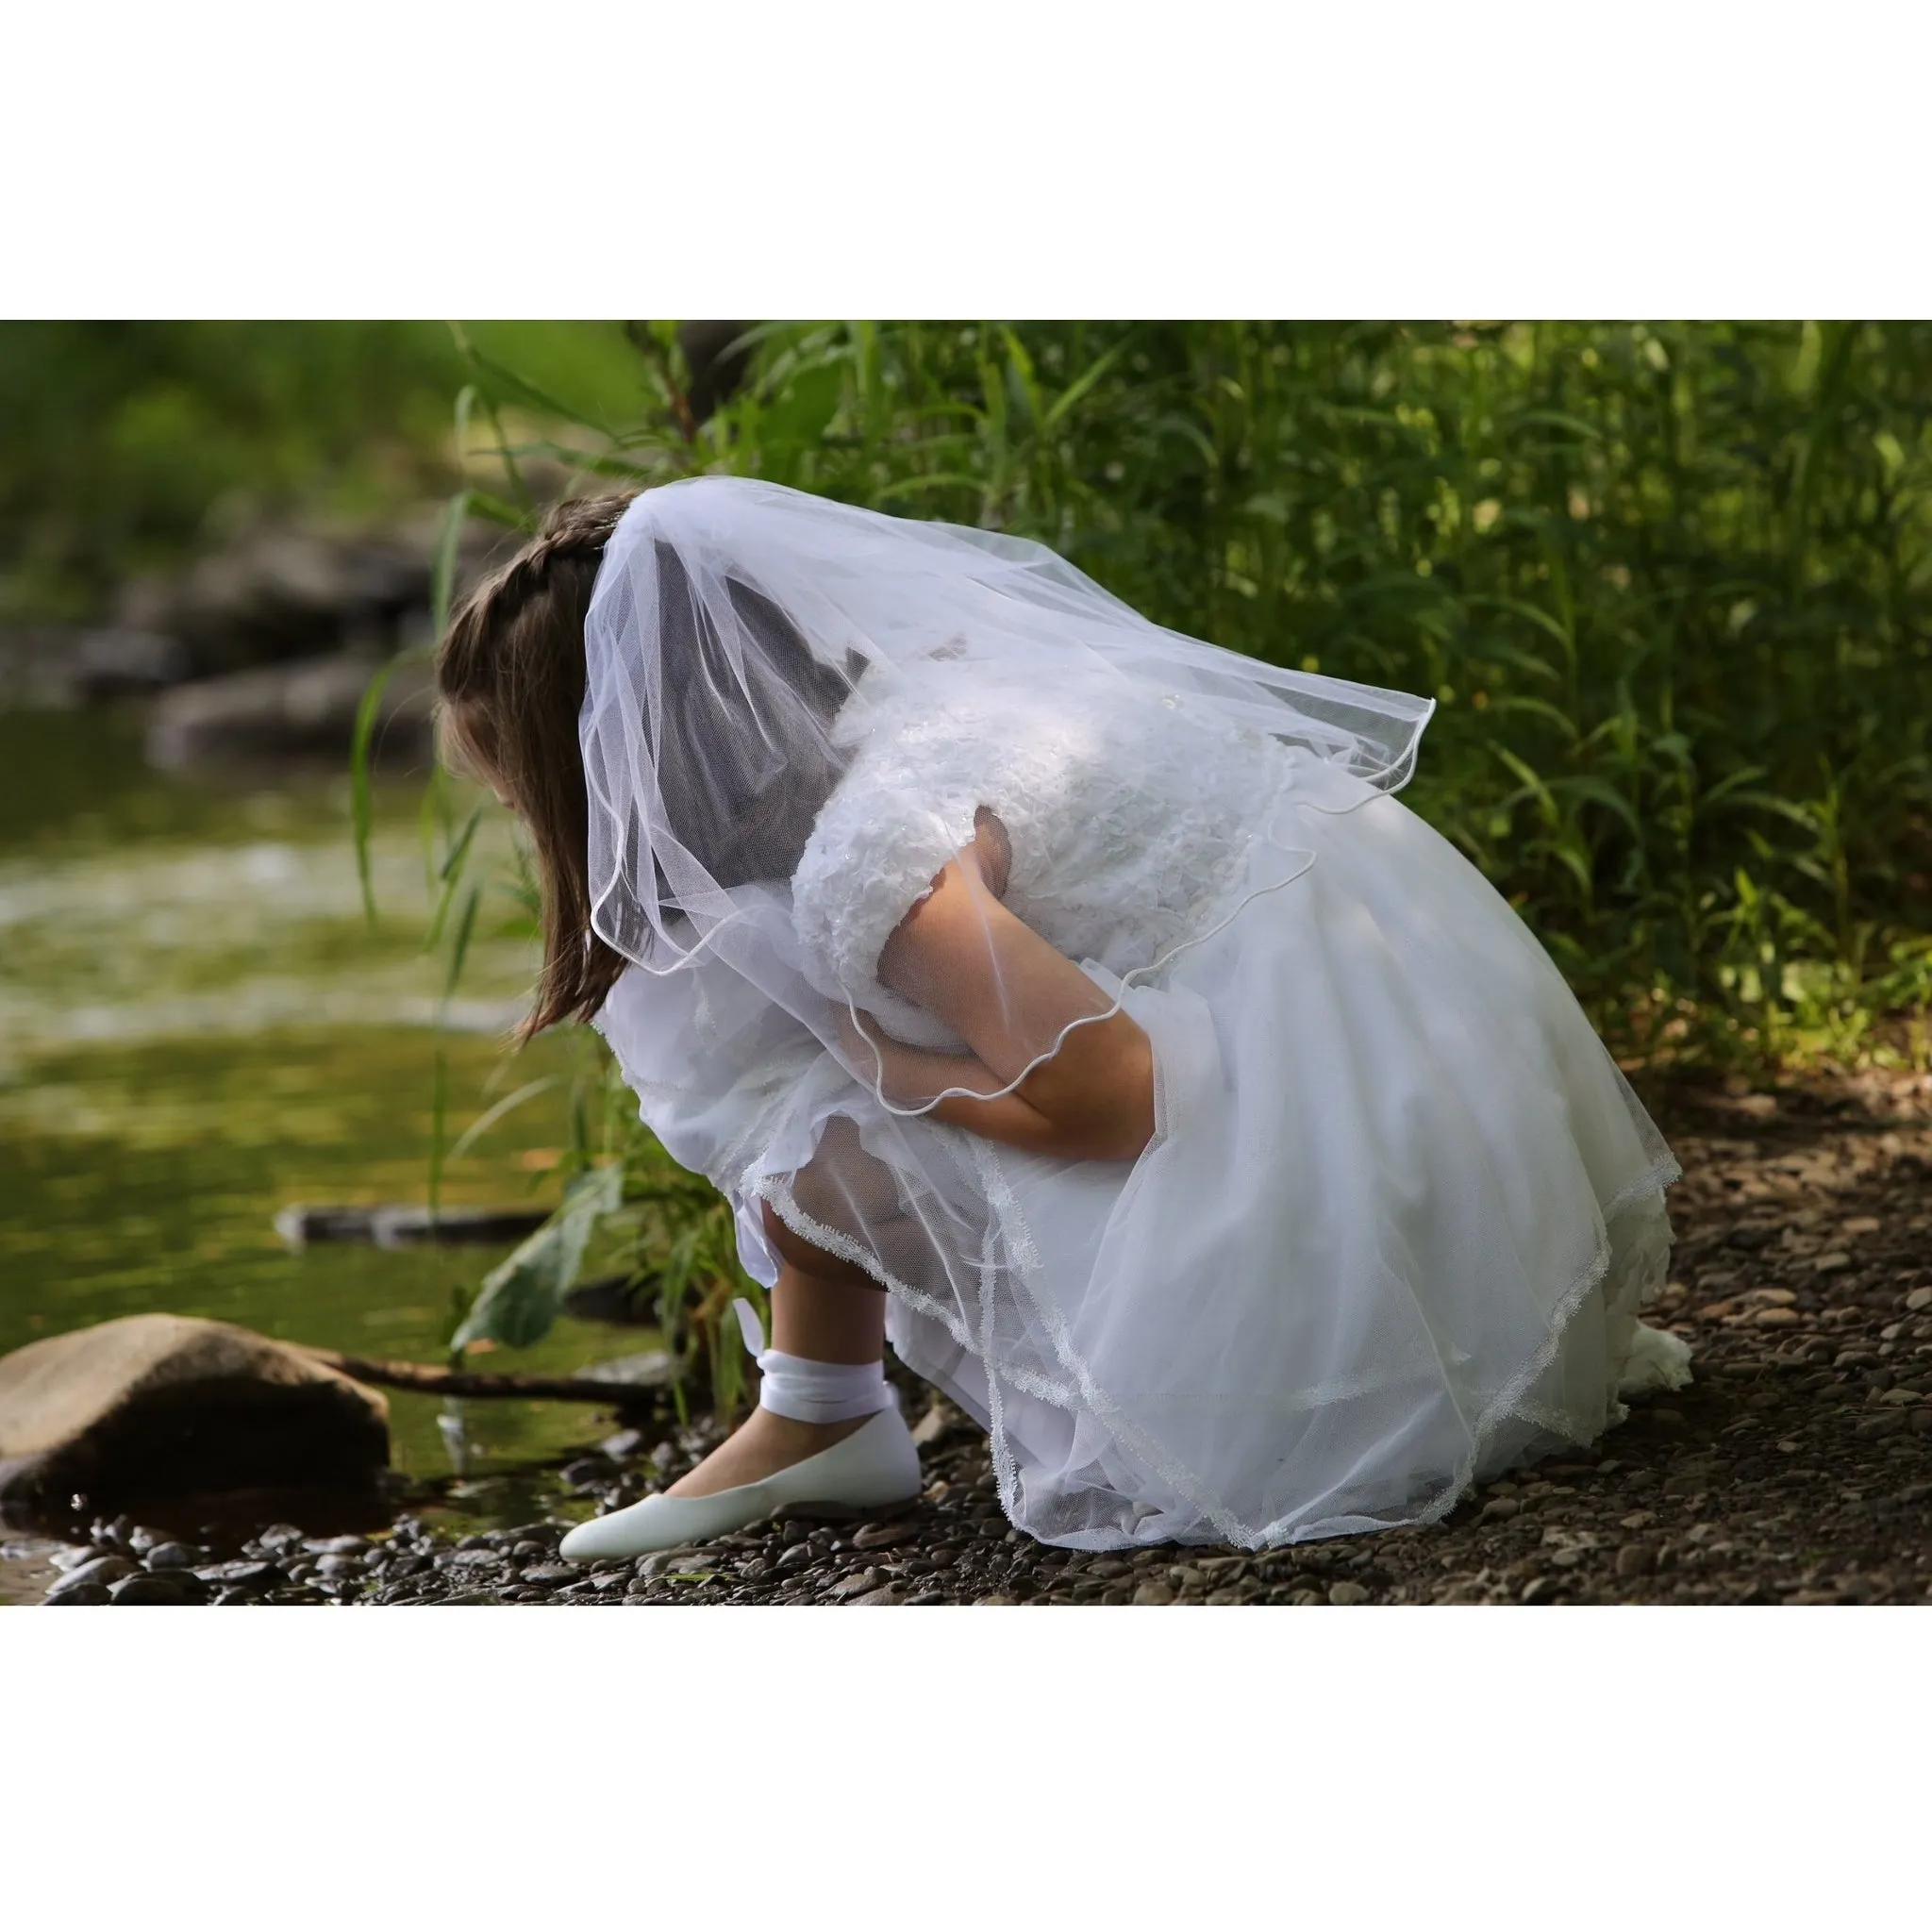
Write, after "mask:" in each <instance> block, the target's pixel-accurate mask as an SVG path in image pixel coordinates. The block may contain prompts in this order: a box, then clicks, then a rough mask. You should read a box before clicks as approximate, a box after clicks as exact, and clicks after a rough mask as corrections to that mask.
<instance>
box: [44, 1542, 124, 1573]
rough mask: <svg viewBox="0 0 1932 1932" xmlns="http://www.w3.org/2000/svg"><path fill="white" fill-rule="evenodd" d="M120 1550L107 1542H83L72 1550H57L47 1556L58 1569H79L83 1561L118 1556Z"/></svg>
mask: <svg viewBox="0 0 1932 1932" xmlns="http://www.w3.org/2000/svg"><path fill="white" fill-rule="evenodd" d="M120 1554H121V1552H120V1551H119V1550H115V1549H110V1548H108V1545H107V1544H106V1543H82V1544H80V1545H79V1546H78V1547H77V1548H75V1549H71V1550H57V1551H56V1552H55V1553H54V1555H53V1556H51V1557H48V1558H47V1560H48V1562H50V1563H51V1564H53V1566H54V1567H55V1569H57V1570H78V1569H79V1568H80V1566H81V1565H82V1564H83V1563H92V1562H94V1561H95V1560H96V1559H97V1558H99V1557H118V1556H119V1555H120Z"/></svg>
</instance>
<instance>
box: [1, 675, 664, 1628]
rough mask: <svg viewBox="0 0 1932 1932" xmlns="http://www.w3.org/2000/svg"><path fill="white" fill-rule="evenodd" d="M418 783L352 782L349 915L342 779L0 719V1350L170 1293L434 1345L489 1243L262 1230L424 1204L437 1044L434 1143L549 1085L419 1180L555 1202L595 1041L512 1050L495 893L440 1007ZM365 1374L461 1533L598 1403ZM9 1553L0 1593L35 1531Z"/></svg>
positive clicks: (396, 1442) (111, 730) (512, 958)
mask: <svg viewBox="0 0 1932 1932" xmlns="http://www.w3.org/2000/svg"><path fill="white" fill-rule="evenodd" d="M422 798H423V788H422V781H421V778H420V775H418V776H416V777H413V778H412V777H408V776H404V777H393V776H391V777H383V776H381V775H378V777H377V780H376V783H375V838H374V840H373V845H372V853H373V878H374V885H375V898H376V904H377V908H378V917H377V920H376V923H375V926H374V927H373V928H372V927H371V925H370V924H369V923H368V921H367V920H366V918H365V916H364V913H363V910H362V906H361V898H360V891H359V887H358V879H357V872H356V862H355V851H354V842H353V837H352V833H351V819H350V797H349V784H348V777H347V774H346V772H345V771H343V770H341V769H339V768H332V767H330V766H327V765H323V766H320V767H312V768H309V769H307V770H278V771H275V772H273V773H268V772H256V773H253V774H160V773H157V772H154V771H151V770H150V769H149V768H148V767H147V765H146V764H145V762H144V760H143V758H142V748H141V721H140V717H139V714H138V712H136V711H134V710H133V709H132V708H129V709H125V710H115V709H109V710H75V711H56V712H27V711H16V712H10V713H0V1354H4V1353H5V1352H7V1351H8V1350H10V1349H13V1348H17V1347H19V1346H21V1345H22V1344H24V1343H25V1342H29V1341H35V1340H37V1339H39V1338H40V1337H42V1336H47V1335H54V1334H58V1333H59V1332H61V1331H63V1330H66V1329H70V1328H76V1327H80V1326H84V1325H86V1324H91V1323H94V1322H98V1321H103V1320H106V1319H108V1318H109V1317H112V1316H117V1315H126V1314H134V1313H138V1312H142V1311H146V1310H166V1311H169V1312H173V1313H176V1314H184V1315H205V1316H212V1317H215V1318H218V1319H220V1320H223V1321H227V1322H235V1323H239V1324H242V1325H244V1326H246V1327H249V1328H253V1329H256V1330H258V1331H259V1332H261V1333H263V1334H266V1335H271V1336H275V1337H279V1338H282V1339H285V1340H289V1341H303V1342H311V1343H318V1344H321V1345H323V1346H325V1347H331V1348H337V1349H341V1350H343V1351H345V1352H349V1353H353V1354H358V1355H364V1356H388V1357H407V1358H409V1359H413V1360H417V1361H425V1362H434V1361H438V1360H440V1359H441V1358H442V1356H443V1348H444V1342H445V1339H446V1337H447V1335H448V1333H449V1331H450V1327H451V1324H452V1306H453V1299H454V1298H455V1297H457V1296H458V1295H460V1294H461V1293H462V1292H463V1291H467V1290H469V1289H471V1288H474V1286H475V1283H476V1282H477V1281H479V1280H480V1279H481V1277H482V1276H483V1274H485V1273H487V1272H488V1270H489V1269H490V1268H491V1267H492V1266H493V1265H494V1264H495V1263H496V1262H497V1261H498V1260H499V1259H500V1258H501V1257H502V1256H503V1255H504V1254H505V1253H506V1252H507V1251H508V1246H507V1244H499V1245H497V1246H494V1247H480V1246H478V1247H472V1246H454V1245H452V1246H446V1247H434V1246H422V1247H410V1248H398V1249H394V1250H384V1249H380V1248H376V1247H373V1246H367V1245H361V1244H341V1243H326V1244H322V1243H318V1244H312V1245H310V1246H308V1247H307V1248H306V1249H304V1250H302V1251H300V1252H291V1251H290V1249H289V1248H288V1247H287V1246H286V1245H285V1244H284V1243H283V1241H281V1240H280V1238H279V1237H278V1236H277V1235H276V1233H275V1228H274V1217H275V1213H276V1210H277V1209H278V1208H282V1207H284V1206H285V1205H287V1204H291V1203H343V1204H350V1205H362V1206H374V1205H377V1204H382V1203H389V1202H412V1203H418V1204H420V1203H423V1202H425V1200H426V1199H427V1192H428V1181H429V1165H430V1148H431V1144H432V1135H433V1129H434V1111H435V1091H436V1065H437V1057H438V1053H439V1047H441V1051H442V1052H443V1053H444V1055H445V1056H446V1075H445V1078H446V1092H447V1108H446V1119H447V1123H448V1125H447V1138H448V1139H449V1140H451V1141H454V1140H455V1139H456V1137H457V1136H458V1135H459V1134H460V1133H461V1132H462V1131H463V1130H464V1128H466V1127H467V1126H468V1125H469V1124H471V1123H472V1122H474V1121H475V1120H476V1119H477V1117H478V1116H480V1115H481V1114H482V1113H483V1112H484V1111H485V1110H486V1109H487V1108H490V1107H491V1105H492V1104H493V1103H494V1102H496V1101H498V1100H500V1099H502V1098H504V1097H506V1096H507V1095H508V1094H509V1093H511V1092H512V1091H515V1090H516V1089H518V1088H520V1087H522V1086H524V1085H525V1084H526V1083H528V1082H531V1081H534V1080H538V1079H541V1078H546V1077H549V1078H553V1079H554V1080H555V1081H556V1084H555V1085H554V1086H552V1087H551V1088H550V1089H549V1090H548V1091H544V1092H542V1093H540V1094H539V1095H537V1096H536V1097H535V1098H533V1099H531V1100H529V1101H528V1102H526V1103H525V1104H524V1105H522V1106H521V1107H519V1108H516V1109H515V1110H514V1111H513V1112H512V1113H510V1114H509V1115H508V1117H506V1118H505V1119H504V1120H502V1121H501V1122H500V1123H499V1124H497V1125H495V1126H494V1127H492V1128H491V1129H489V1130H488V1131H487V1132H485V1133H484V1134H483V1135H481V1136H480V1137H479V1138H478V1140H477V1141H476V1142H475V1145H474V1146H473V1147H472V1148H471V1149H470V1150H469V1151H468V1152H467V1153H466V1154H465V1155H464V1156H463V1157H462V1158H460V1159H458V1160H457V1161H455V1162H454V1163H452V1164H451V1165H449V1166H448V1168H447V1170H446V1173H445V1175H444V1179H443V1184H442V1191H441V1198H442V1200H443V1202H444V1203H445V1204H446V1205H450V1206H460V1205H484V1204H489V1205H507V1206H516V1207H531V1206H534V1207H539V1208H547V1207H549V1206H551V1205H552V1204H554V1202H555V1201H556V1199H557V1196H558V1185H557V1180H556V1176H555V1174H553V1173H552V1172H550V1171H549V1170H550V1168H551V1167H552V1166H554V1163H555V1160H556V1158H557V1153H558V1149H560V1147H561V1146H562V1145H563V1144H564V1143H565V1141H567V1139H568V1131H569V1130H568V1124H567V1123H568V1118H569V1114H568V1088H569V1083H570V1080H571V1077H572V1074H573V1073H574V1071H575V1070H577V1069H578V1068H579V1067H583V1068H588V1066H589V1065H590V1063H591V1062H590V1058H589V1056H590V1052H591V1047H592V1046H593V1045H594V1042H593V1041H591V1040H589V1039H588V1038H583V1037H579V1038H577V1039H575V1040H573V1039H564V1038H558V1037H554V1036H545V1037H544V1038H543V1039H541V1040H539V1041H535V1042H534V1043H533V1044H532V1045H531V1047H530V1048H529V1049H528V1050H527V1051H525V1053H524V1054H523V1055H521V1056H519V1057H516V1058H511V1057H510V1056H509V1055H508V1052H507V1050H506V1047H505V1044H504V1041H503V1030H504V1028H505V1027H506V1026H507V1025H508V1024H509V1022H510V1021H511V1020H512V1019H513V1018H514V1016H515V1014H516V1013H517V1011H518V1010H519V996H520V994H521V992H522V991H523V990H524V989H525V988H526V987H527V986H528V984H529V982H530V979H531V977H532V974H533V971H534V966H535V959H536V949H535V942H534V941H532V940H531V939H529V938H527V937H525V936H524V935H522V934H520V933H518V932H517V931H516V930H515V929H514V926H513V924H512V922H513V920H514V919H515V918H516V917H517V916H519V914H518V909H517V908H516V907H515V905H514V903H513V902H512V901H511V900H510V898H509V897H508V894H507V893H506V892H505V891H503V890H502V889H501V887H500V886H494V885H492V886H491V888H490V890H488V891H486V893H485V897H484V900H483V910H482V912H481V913H480V915H479V917H478V920H477V924H476V928H475V930H476V935H477V936H476V939H475V942H474V943H473V944H472V946H471V948H470V951H469V955H468V958H467V960H466V963H465V966H464V969H463V972H462V974H461V977H460V980H459V983H458V987H457V989H456V991H455V994H454V996H453V997H452V998H450V999H449V1000H448V1002H447V1004H446V1006H445V1002H444V999H443V993H444V985H443V981H444V976H445V974H446V971H447V968H446V964H445V961H444V960H443V959H442V958H433V957H429V956H426V955H425V952H424V950H423V943H422V941H423V936H424V934H425V930H426V927H427V923H428V915H429V909H430V908H431V906H432V904H433V899H432V896H431V888H432V881H431V879H430V878H429V876H428V869H427V867H426V865H425V851H424V841H423V837H422V832H421V828H420V821H421V805H422ZM464 809H465V810H466V809H467V803H466V804H465V806H464ZM478 846H479V851H478V854H477V858H478V859H479V860H481V861H482V863H481V864H480V865H479V866H477V867H475V868H473V875H474V876H477V877H482V878H485V879H492V878H496V877H499V876H500V871H499V868H500V866H501V863H502V861H504V860H505V859H507V858H508V855H509V852H510V842H509V829H508V822H507V821H506V820H505V818H504V816H503V814H501V813H500V812H497V811H496V810H495V809H494V808H491V811H490V812H489V813H488V814H487V815H486V820H485V824H484V826H483V827H482V828H481V829H480V830H479V833H478ZM440 1013H441V1020H442V1026H441V1030H440V1031H439V1025H438V1021H439V1014H440ZM656 1342H657V1337H656V1336H655V1335H654V1334H652V1333H651V1332H650V1331H649V1330H647V1329H640V1328H633V1327H624V1328H619V1327H614V1326H605V1325H603V1324H587V1323H581V1322H574V1321H564V1322H561V1323H559V1324H558V1327H557V1328H556V1329H555V1330H553V1332H552V1333H551V1335H550V1336H549V1337H548V1338H546V1340H545V1341H542V1342H541V1343H540V1344H539V1345H537V1346H536V1347H534V1348H531V1349H527V1350H523V1351H520V1352H518V1353H517V1354H516V1355H514V1356H513V1357H511V1356H505V1355H500V1356H496V1357H485V1358H483V1359H482V1360H479V1361H477V1362H476V1363H475V1366H476V1367H478V1368H485V1369H492V1368H506V1369H511V1370H515V1371H519V1372H527V1373H532V1374H568V1373H571V1372H573V1371H575V1370H578V1369H581V1368H584V1367H586V1366H588V1365H590V1364H591V1363H593V1362H596V1361H600V1360H606V1359H608V1358H610V1357H616V1356H622V1355H628V1354H634V1353H637V1352H640V1351H641V1350H644V1349H647V1348H650V1347H652V1346H654V1345H656ZM387 1393H388V1396H389V1402H390V1416H391V1441H392V1462H393V1465H394V1468H395V1470H396V1471H397V1472H398V1473H399V1474H400V1475H401V1476H402V1477H403V1478H405V1479H406V1482H407V1484H408V1487H409V1488H410V1491H411V1501H410V1507H411V1508H412V1509H413V1510H414V1512H415V1513H416V1514H418V1515H423V1514H424V1513H425V1508H427V1509H428V1510H431V1511H434V1512H437V1513H440V1514H444V1515H447V1516H450V1517H451V1518H453V1519H455V1518H462V1517H474V1518H475V1521H476V1522H477V1524H479V1525H480V1524H503V1523H508V1522H514V1521H518V1520H521V1518H520V1512H525V1511H527V1509H528V1508H529V1507H530V1502H531V1497H532V1495H533V1493H534V1487H538V1486H541V1471H542V1470H543V1469H544V1468H545V1467H554V1465H555V1464H556V1463H557V1461H558V1459H559V1458H560V1457H565V1456H567V1455H568V1454H569V1453H570V1452H572V1451H574V1450H581V1449H583V1448H585V1447H588V1446H591V1445H592V1444H594V1443H595V1441H597V1439H598V1437H599V1436H600V1435H601V1434H603V1433H606V1432H608V1427H609V1426H610V1425H609V1424H608V1419H607V1418H605V1417H602V1416H600V1415H599V1414H598V1413H597V1412H595V1411H594V1410H591V1409H590V1408H587V1407H580V1406H577V1405H574V1404H563V1403H552V1402H526V1401H488V1402H469V1403H466V1404H463V1405H461V1406H460V1407H459V1408H458V1407H453V1406H450V1405H445V1404H444V1403H443V1402H442V1401H441V1400H440V1399H437V1398H434V1397H429V1396H423V1395H414V1394H408V1393H403V1392H399V1391H387ZM6 1549H7V1551H8V1552H10V1553H11V1554H10V1555H8V1554H0V1602H5V1601H7V1600H8V1598H9V1596H11V1597H13V1598H14V1599H15V1600H19V1597H20V1596H21V1594H22V1591H21V1590H20V1589H19V1588H17V1587H9V1583H8V1574H9V1571H10V1570H17V1569H18V1568H19V1566H20V1565H21V1564H23V1563H28V1564H31V1560H32V1558H33V1557H34V1555H35V1552H34V1550H33V1549H32V1548H31V1547H30V1546H29V1545H28V1544H25V1543H20V1542H18V1541H16V1542H15V1543H13V1544H8V1545H7V1546H6Z"/></svg>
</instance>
